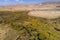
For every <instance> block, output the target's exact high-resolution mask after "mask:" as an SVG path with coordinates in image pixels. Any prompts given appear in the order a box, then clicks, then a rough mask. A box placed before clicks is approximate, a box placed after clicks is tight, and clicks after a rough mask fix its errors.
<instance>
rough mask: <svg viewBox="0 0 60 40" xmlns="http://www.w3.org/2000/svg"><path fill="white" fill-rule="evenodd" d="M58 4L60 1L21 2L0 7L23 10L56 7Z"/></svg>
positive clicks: (2, 9) (4, 9) (3, 9)
mask: <svg viewBox="0 0 60 40" xmlns="http://www.w3.org/2000/svg"><path fill="white" fill-rule="evenodd" d="M57 6H60V2H45V3H37V4H25V5H24V4H22V5H21V4H20V5H12V6H5V7H0V11H21V10H33V9H43V10H44V9H56V7H57Z"/></svg>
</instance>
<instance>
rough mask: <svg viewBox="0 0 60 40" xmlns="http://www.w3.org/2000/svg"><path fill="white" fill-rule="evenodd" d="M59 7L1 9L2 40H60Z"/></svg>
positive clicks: (51, 5)
mask: <svg viewBox="0 0 60 40" xmlns="http://www.w3.org/2000/svg"><path fill="white" fill-rule="evenodd" d="M45 4H47V5H45ZM49 4H50V5H49ZM37 5H40V6H37ZM48 5H49V8H48V9H47V8H46V7H48ZM59 5H60V4H59V2H58V3H43V5H42V4H35V5H33V4H32V5H29V6H28V5H24V6H20V7H19V6H18V7H16V6H15V7H13V6H12V7H0V40H60V10H59ZM34 6H35V8H36V9H35V8H33V7H34ZM41 7H42V8H41ZM15 8H16V9H15ZM19 8H20V9H19ZM24 8H25V9H24ZM40 8H41V9H40Z"/></svg>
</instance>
